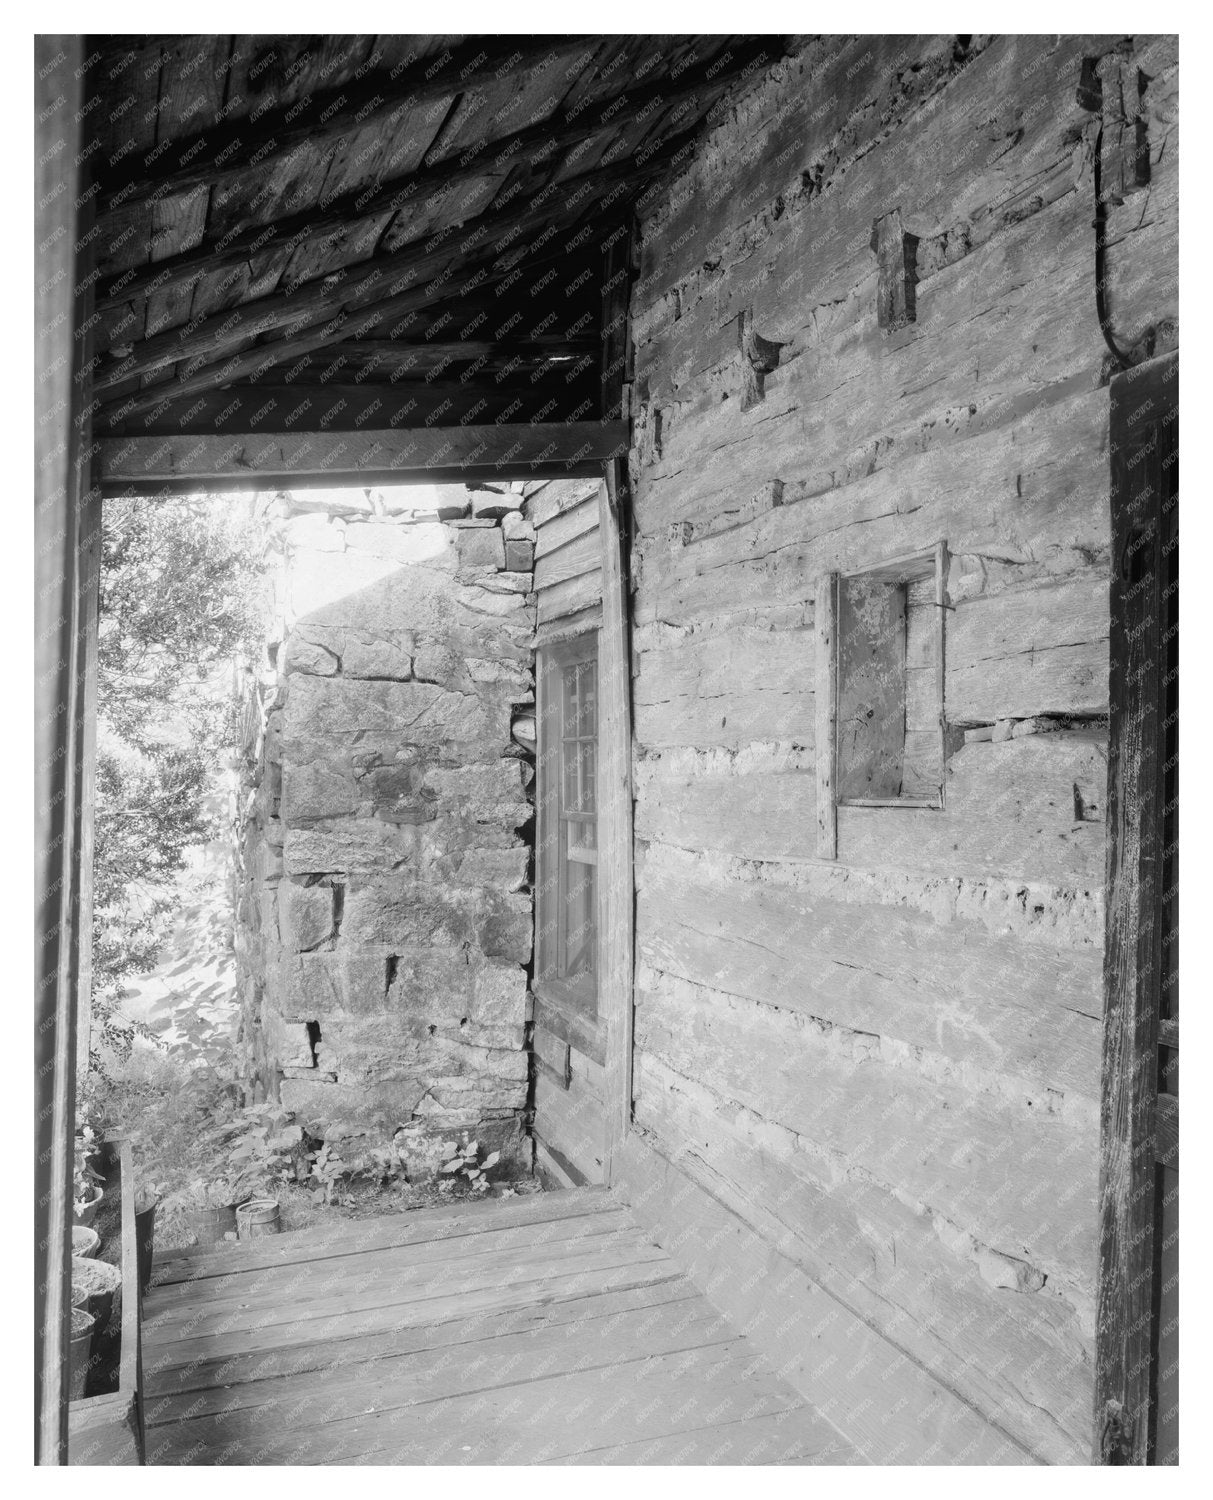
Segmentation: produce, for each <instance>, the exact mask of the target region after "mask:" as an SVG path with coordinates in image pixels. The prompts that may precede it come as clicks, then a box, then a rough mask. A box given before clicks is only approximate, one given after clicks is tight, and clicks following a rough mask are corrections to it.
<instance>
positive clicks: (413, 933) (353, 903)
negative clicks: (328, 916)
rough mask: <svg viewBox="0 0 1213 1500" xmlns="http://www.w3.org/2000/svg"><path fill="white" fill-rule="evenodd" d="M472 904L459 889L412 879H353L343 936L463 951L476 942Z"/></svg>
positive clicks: (400, 947)
mask: <svg viewBox="0 0 1213 1500" xmlns="http://www.w3.org/2000/svg"><path fill="white" fill-rule="evenodd" d="M474 929H475V917H474V915H473V912H472V909H471V903H470V902H469V901H468V899H467V897H466V896H463V895H462V894H461V893H460V892H458V891H448V890H445V889H444V888H442V887H441V886H437V885H435V884H434V883H433V882H430V881H419V880H414V879H411V878H409V877H407V876H397V877H395V878H393V877H390V876H386V877H384V878H382V879H352V880H351V881H350V883H349V887H348V889H347V891H346V898H345V916H344V918H343V920H342V935H343V936H344V937H346V938H348V939H350V940H351V941H352V942H355V943H382V944H385V945H388V946H390V947H391V948H392V949H393V951H395V952H397V953H400V952H402V951H404V949H405V948H408V947H427V946H433V947H449V948H459V947H461V946H463V945H464V944H465V943H468V942H470V941H471V940H472V938H473V934H474Z"/></svg>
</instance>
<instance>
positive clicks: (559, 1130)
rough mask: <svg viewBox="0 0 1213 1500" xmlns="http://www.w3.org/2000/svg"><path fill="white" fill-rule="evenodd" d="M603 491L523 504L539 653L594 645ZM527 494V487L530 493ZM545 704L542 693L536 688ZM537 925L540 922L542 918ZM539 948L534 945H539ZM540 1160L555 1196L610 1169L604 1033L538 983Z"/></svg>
mask: <svg viewBox="0 0 1213 1500" xmlns="http://www.w3.org/2000/svg"><path fill="white" fill-rule="evenodd" d="M600 487H601V482H600V481H599V480H597V479H589V480H552V481H550V482H548V483H546V484H543V485H541V486H539V487H537V488H536V489H534V490H533V491H531V492H530V493H528V496H527V502H526V508H527V514H528V515H529V517H530V519H531V522H532V524H533V525H534V528H535V611H536V621H537V624H536V632H535V643H536V646H537V648H539V649H542V648H544V647H545V646H553V645H559V644H561V643H564V642H568V641H572V640H575V639H576V638H578V637H584V636H586V635H588V634H591V633H592V634H594V635H595V636H597V634H598V631H599V628H600V626H601V623H602V565H601V541H600V537H599V528H598V509H599V502H598V491H599V489H600ZM528 488H529V487H528ZM539 692H540V695H541V696H542V685H541V684H540V685H539ZM536 920H537V921H538V920H539V916H538V913H537V918H536ZM536 946H537V947H538V944H537V945H536ZM532 984H533V988H534V991H535V999H534V1031H533V1039H532V1046H533V1054H534V1124H533V1127H532V1133H533V1135H534V1138H535V1159H536V1164H537V1167H538V1170H539V1172H540V1175H541V1176H542V1177H543V1178H544V1179H545V1180H546V1181H547V1182H549V1183H550V1184H551V1185H553V1186H562V1187H569V1186H580V1185H582V1184H584V1183H600V1182H602V1181H603V1177H604V1164H605V1159H606V1144H605V1117H606V1083H605V1073H604V1069H605V1065H606V1029H605V1026H604V1024H603V1022H602V1020H601V1019H600V1018H599V1017H598V1016H593V1017H591V1016H588V1015H587V1014H585V1013H584V1011H582V1010H579V1009H577V1008H574V1007H572V1006H570V1005H569V1004H567V1003H566V1002H564V1001H563V1000H562V999H560V998H558V997H557V996H555V995H554V994H553V993H551V991H550V990H549V989H547V988H546V987H545V986H544V985H543V983H542V982H541V981H540V980H539V979H538V978H537V977H534V976H533V978H532Z"/></svg>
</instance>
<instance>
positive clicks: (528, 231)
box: [96, 132, 694, 419]
mask: <svg viewBox="0 0 1213 1500" xmlns="http://www.w3.org/2000/svg"><path fill="white" fill-rule="evenodd" d="M693 140H694V132H688V133H687V135H685V136H680V137H677V138H676V139H675V140H674V141H672V142H670V143H669V144H668V146H667V147H666V148H665V149H664V150H662V151H660V152H657V153H655V154H654V155H653V156H652V157H651V158H650V159H649V161H648V162H647V163H646V165H645V168H644V169H643V174H644V176H645V177H646V178H648V179H649V180H650V181H651V179H652V178H653V177H655V176H656V175H657V174H658V173H659V172H661V171H663V170H664V169H665V168H666V167H667V166H669V165H670V164H671V162H673V161H676V160H677V159H678V157H679V155H680V154H681V153H682V152H685V151H689V150H690V149H691V146H692V143H693ZM579 181H580V182H581V187H580V188H579V187H578V183H579ZM612 188H613V191H610V190H609V189H612ZM635 188H636V184H635V183H634V181H632V180H630V179H628V178H627V177H626V176H625V175H624V174H623V173H622V171H620V172H619V173H617V174H612V177H611V180H610V181H609V182H604V181H603V180H602V177H601V174H594V173H590V174H586V179H570V180H569V181H568V182H565V183H561V184H559V190H560V191H567V190H569V189H571V190H572V197H571V198H570V197H566V199H565V203H566V204H568V203H570V202H573V203H574V204H575V207H576V209H577V211H578V212H579V213H580V214H581V215H583V216H584V214H585V212H586V211H587V209H588V208H591V207H592V208H593V209H594V211H595V212H596V213H602V212H605V211H606V210H607V209H608V208H610V207H611V206H612V203H613V200H618V199H620V198H627V199H628V201H632V202H640V201H643V198H644V196H645V194H644V192H642V191H635ZM583 192H584V194H585V196H582V193H583ZM576 222H577V220H576V219H570V220H568V221H567V222H566V223H564V224H563V225H561V222H560V220H558V219H557V218H555V217H554V216H553V215H552V214H551V210H550V209H548V210H547V212H546V214H545V211H544V210H538V211H536V212H535V213H532V214H529V215H528V216H527V217H526V219H525V220H522V221H518V220H515V221H513V222H512V223H510V224H509V225H508V226H503V225H502V224H500V223H494V224H492V225H490V224H489V223H488V222H487V221H485V220H480V221H477V222H476V223H475V224H473V225H472V226H471V228H470V230H469V233H468V236H467V237H465V240H464V243H463V245H462V246H461V247H460V248H461V249H463V250H464V252H465V258H464V259H462V260H461V261H459V262H458V263H457V264H458V267H459V274H460V277H461V278H462V277H464V276H469V277H470V282H465V283H464V287H463V290H464V291H466V290H468V289H470V286H471V285H474V284H477V283H478V282H479V280H480V278H479V276H478V275H477V274H476V268H477V267H483V268H484V269H485V271H486V272H487V269H488V267H489V266H490V265H491V264H492V262H493V261H494V260H496V259H499V258H500V257H501V256H502V255H503V254H505V253H506V252H507V251H508V250H510V249H512V248H514V245H515V244H516V243H517V242H518V241H520V240H521V241H522V243H523V245H524V246H525V245H526V244H527V242H528V240H530V241H531V243H532V245H533V244H535V243H543V244H547V243H548V240H549V239H550V237H551V235H552V234H556V233H566V234H567V233H569V232H570V231H571V230H572V229H573V228H574V226H575V224H576ZM501 228H504V229H505V233H503V235H502V236H501V238H499V239H497V240H493V239H492V233H493V231H494V230H495V229H501ZM535 236H538V237H539V238H538V239H537V240H536V239H534V238H533V237H535ZM507 239H508V240H509V241H510V242H511V243H510V244H506V243H505V241H506V240H507ZM469 240H471V241H474V242H475V243H476V244H477V245H481V246H485V247H486V248H485V249H483V250H481V251H480V253H479V255H478V256H474V257H470V258H469V257H467V254H466V252H467V247H468V241H469ZM562 253H563V254H567V253H568V247H567V245H566V247H565V249H564V251H563V252H561V251H560V250H559V249H557V251H555V252H551V251H549V256H550V258H552V259H559V258H561V255H562ZM454 265H455V263H453V262H452V261H451V260H450V258H449V254H448V255H447V256H446V257H445V258H444V257H443V256H442V254H441V252H437V251H435V252H431V254H430V255H428V256H425V257H419V258H418V259H417V260H416V261H413V262H411V263H409V265H408V267H407V268H406V269H405V270H402V271H399V272H398V273H397V275H396V278H395V279H396V281H397V282H399V281H400V280H402V279H403V280H407V282H408V284H409V289H408V290H402V291H400V292H399V293H396V294H394V295H391V296H388V297H387V298H384V299H383V300H381V301H379V302H375V303H372V304H370V305H368V306H362V307H360V306H357V305H356V304H355V305H350V306H337V307H334V306H333V305H332V303H331V302H330V301H329V298H328V295H327V294H325V295H321V296H319V297H313V298H312V299H310V300H309V301H308V302H307V303H304V302H303V301H302V300H301V301H300V302H297V303H296V304H295V306H294V308H293V310H292V311H293V313H294V316H293V317H292V319H291V320H290V322H289V324H288V325H287V326H285V327H282V328H281V331H280V333H279V336H278V337H277V338H275V339H273V340H271V341H267V342H265V343H260V344H255V345H253V346H251V347H245V348H243V349H240V348H237V349H236V350H235V351H234V352H227V351H226V350H225V349H224V347H223V346H222V345H218V344H214V345H212V347H211V348H210V349H209V350H206V351H204V352H202V353H195V352H194V350H193V349H192V348H190V347H187V348H185V349H181V350H179V351H178V352H177V354H176V355H175V357H174V358H173V359H172V360H167V359H164V358H162V357H160V358H156V359H155V360H154V361H153V362H152V363H151V364H150V366H149V369H148V371H147V372H150V370H151V369H162V368H166V367H167V365H168V364H170V363H176V362H177V361H180V360H187V361H188V363H187V364H186V366H185V368H184V370H182V371H178V372H177V373H175V374H173V375H171V376H169V377H168V378H166V379H165V380H162V381H160V382H159V383H157V384H153V385H150V386H148V387H147V388H145V389H144V390H142V391H140V392H139V394H138V395H136V396H130V397H127V398H126V399H125V400H124V401H120V402H115V403H112V406H115V407H118V408H120V414H121V415H123V416H133V415H138V414H139V413H141V412H146V411H149V410H151V409H152V408H154V407H155V406H156V405H158V404H159V402H161V401H162V400H164V399H165V398H166V397H169V396H183V395H189V394H193V393H194V392H198V391H205V390H212V389H214V388H216V387H218V386H224V385H230V384H231V383H233V382H234V381H237V380H250V379H257V378H260V377H263V376H264V375H265V374H266V372H267V371H269V370H270V369H272V368H274V367H275V366H277V365H280V364H282V363H284V362H286V361H288V360H291V359H298V358H301V357H302V356H303V355H305V354H311V353H314V352H315V351H316V350H318V349H321V348H325V347H328V346H330V345H334V344H338V343H340V342H342V341H343V340H345V339H354V340H358V341H360V340H363V339H365V338H366V337H367V336H368V334H370V333H372V332H373V331H374V330H375V329H377V328H380V327H383V326H384V325H386V324H388V323H389V322H391V321H393V320H395V321H397V322H398V321H399V320H400V319H401V318H403V317H406V316H407V315H408V314H409V313H411V312H417V311H421V310H426V309H431V308H432V307H433V305H434V303H435V300H436V297H437V296H438V294H439V291H440V289H441V285H442V284H443V283H444V281H445V278H444V276H443V272H444V270H446V268H447V267H448V266H450V267H451V269H452V271H453V270H454ZM379 279H380V280H383V279H386V271H382V272H381V276H380V278H379ZM418 282H420V283H421V285H416V283H418ZM267 300H274V301H276V300H277V299H261V302H264V301H267ZM259 305H260V304H259V303H258V302H252V303H249V304H246V307H247V309H250V310H251V309H256V308H257V307H258V306H259ZM240 311H241V309H236V310H234V311H233V312H231V313H229V314H228V315H227V318H226V319H220V318H218V317H216V318H214V319H208V320H206V321H207V322H208V323H209V324H212V325H215V326H216V327H222V326H223V325H224V324H226V325H227V328H226V329H225V341H227V339H228V338H229V337H230V342H232V343H238V342H240V341H243V340H247V339H248V338H249V337H251V336H253V335H254V334H255V333H256V332H257V331H259V330H258V329H257V328H256V327H255V326H254V327H252V328H250V327H249V326H248V325H247V324H245V323H243V322H242V321H241V320H240V319H239V318H238V314H239V313H240ZM236 328H242V329H243V332H242V333H240V334H236V333H235V332H234V330H235V329H236ZM149 342H151V341H149ZM208 353H209V355H210V356H211V357H210V358H208V357H207V354H208ZM133 358H134V356H132V359H133ZM120 368H121V374H120V376H114V375H113V373H112V372H105V373H104V374H99V375H98V376H97V378H96V386H97V388H98V389H107V388H112V387H113V386H114V385H115V384H117V383H119V380H120V379H121V380H125V379H127V378H129V377H130V376H133V375H135V374H140V373H145V371H144V369H143V368H142V365H141V364H139V363H136V365H135V366H134V367H132V365H131V362H130V361H127V360H124V361H123V362H122V366H121V367H120ZM113 416H114V412H113V411H112V410H111V411H110V412H108V413H107V417H108V418H110V419H112V418H113Z"/></svg>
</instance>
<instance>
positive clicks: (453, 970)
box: [387, 946, 471, 1026]
mask: <svg viewBox="0 0 1213 1500" xmlns="http://www.w3.org/2000/svg"><path fill="white" fill-rule="evenodd" d="M388 973H389V976H390V983H389V987H388V995H387V999H388V1005H389V1007H390V1008H392V1009H393V1010H394V1011H396V1012H398V1013H399V1014H401V1015H403V1016H405V1017H406V1018H411V1019H413V1020H419V1021H421V1022H422V1023H423V1024H434V1025H446V1026H451V1025H455V1026H458V1024H459V1022H460V1020H462V1019H463V1018H464V1017H465V1016H466V1015H467V1014H468V1007H469V1002H470V1000H471V975H470V972H469V970H468V960H467V953H466V951H465V950H464V949H463V948H455V947H449V946H444V947H425V946H411V947H407V948H405V947H403V946H402V947H401V951H400V952H399V953H397V954H394V955H393V957H392V958H391V959H389V960H388Z"/></svg>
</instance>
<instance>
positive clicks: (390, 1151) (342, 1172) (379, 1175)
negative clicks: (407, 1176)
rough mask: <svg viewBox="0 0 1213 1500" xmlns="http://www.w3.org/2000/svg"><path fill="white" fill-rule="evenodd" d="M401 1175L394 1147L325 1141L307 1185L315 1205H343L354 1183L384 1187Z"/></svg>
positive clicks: (399, 1160)
mask: <svg viewBox="0 0 1213 1500" xmlns="http://www.w3.org/2000/svg"><path fill="white" fill-rule="evenodd" d="M403 1175H404V1164H403V1162H402V1161H401V1159H400V1154H399V1152H398V1151H397V1150H396V1148H395V1147H394V1146H381V1145H378V1144H375V1143H359V1142H358V1141H357V1140H355V1139H350V1140H337V1141H327V1140H326V1141H324V1142H322V1143H321V1145H320V1147H319V1149H318V1150H317V1152H316V1154H315V1157H314V1158H313V1160H312V1163H311V1171H310V1173H309V1175H308V1182H309V1183H310V1184H311V1186H312V1190H313V1197H315V1198H316V1199H317V1201H319V1202H324V1203H342V1202H348V1201H349V1194H350V1189H351V1188H352V1186H353V1184H354V1183H355V1182H358V1181H361V1182H364V1183H368V1184H370V1183H373V1184H374V1185H376V1186H378V1187H386V1186H387V1185H388V1184H389V1183H391V1182H393V1181H395V1180H398V1179H400V1178H401V1177H403Z"/></svg>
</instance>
